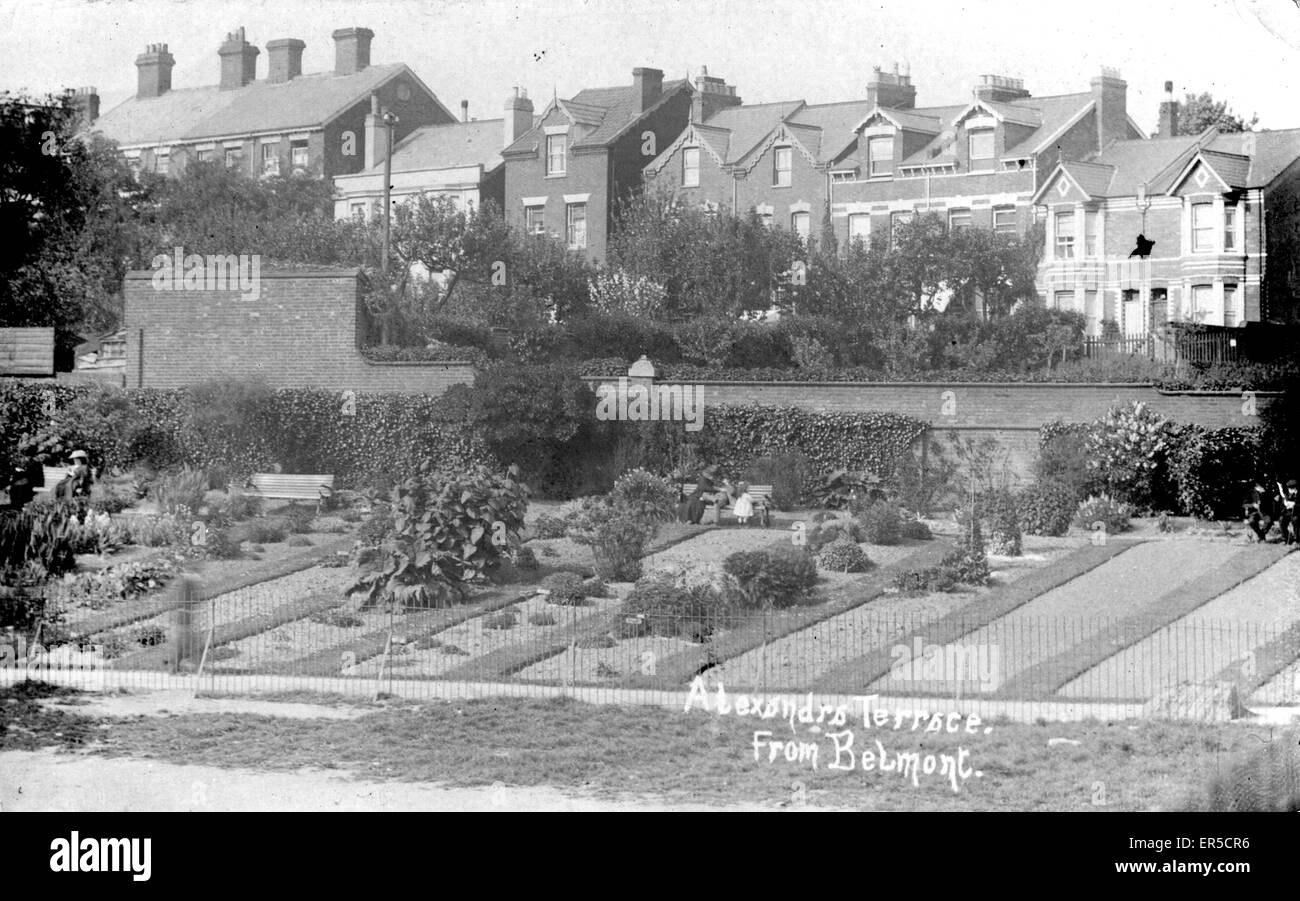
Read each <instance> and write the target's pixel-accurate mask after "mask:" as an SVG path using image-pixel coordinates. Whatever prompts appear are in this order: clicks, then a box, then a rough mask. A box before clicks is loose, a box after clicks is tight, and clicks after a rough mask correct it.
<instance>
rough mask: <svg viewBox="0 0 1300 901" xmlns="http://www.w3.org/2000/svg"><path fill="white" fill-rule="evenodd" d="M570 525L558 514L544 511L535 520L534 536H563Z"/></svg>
mask: <svg viewBox="0 0 1300 901" xmlns="http://www.w3.org/2000/svg"><path fill="white" fill-rule="evenodd" d="M568 529H569V526H568V524H567V523H566V522H565V521H564V520H563V519H560V518H559V517H558V516H550V515H549V514H546V513H543V514H541V515H540V516H538V517H537V519H535V520H533V537H534V538H563V537H564V535H565V533H566V532H568Z"/></svg>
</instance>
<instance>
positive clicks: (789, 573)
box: [722, 546, 817, 609]
mask: <svg viewBox="0 0 1300 901" xmlns="http://www.w3.org/2000/svg"><path fill="white" fill-rule="evenodd" d="M722 568H723V570H724V571H725V572H726V573H727V574H728V575H730V576H732V577H734V578H735V579H736V582H737V583H738V584H739V586H740V591H741V595H742V597H743V599H744V605H745V606H747V607H750V608H754V609H758V608H762V607H768V606H770V607H778V608H781V607H791V606H794V605H796V604H800V603H804V602H806V601H807V600H808V599H809V598H810V592H811V591H812V588H813V586H815V585H816V584H817V561H816V559H815V558H814V557H813V556H812V555H811V554H809V553H807V551H805V550H803V549H798V548H789V547H785V546H780V547H777V548H774V549H772V550H768V551H736V552H735V553H733V554H731V555H730V556H728V557H727V558H726V560H725V561H723V564H722Z"/></svg>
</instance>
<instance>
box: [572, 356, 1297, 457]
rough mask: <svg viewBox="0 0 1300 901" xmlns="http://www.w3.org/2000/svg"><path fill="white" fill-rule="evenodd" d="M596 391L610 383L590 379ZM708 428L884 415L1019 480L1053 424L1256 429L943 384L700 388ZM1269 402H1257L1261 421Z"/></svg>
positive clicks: (1243, 417) (1225, 410) (1226, 399)
mask: <svg viewBox="0 0 1300 901" xmlns="http://www.w3.org/2000/svg"><path fill="white" fill-rule="evenodd" d="M587 381H588V382H589V383H591V385H592V387H593V388H594V387H595V386H596V385H597V384H600V383H602V382H607V383H610V384H616V380H613V379H600V378H589V379H587ZM701 384H702V387H703V389H704V400H705V414H704V428H706V429H707V428H708V427H709V417H708V412H707V410H708V407H709V406H712V405H717V404H764V405H771V406H795V407H805V408H808V409H814V410H826V411H864V412H865V411H879V412H887V413H902V414H904V415H907V416H912V417H915V418H916V419H919V420H921V421H922V422H925V423H928V424H929V425H930V427H931V437H932V440H937V441H940V442H943V441H946V436H947V432H948V431H949V430H955V431H956V432H957V434H958V435H959V436H960V437H970V438H974V439H977V440H978V439H980V438H982V437H986V436H987V437H992V438H994V439H996V440H997V441H998V442H999V443H1000V444H1001V445H1002V446H1003V447H1004V448H1006V450H1007V451H1008V452H1009V453H1010V455H1011V464H1012V466H1013V468H1014V469H1015V470H1016V472H1017V473H1018V474H1019V475H1020V476H1021V477H1027V476H1028V475H1029V473H1030V472H1031V470H1032V466H1033V461H1034V458H1035V455H1036V454H1037V449H1038V430H1039V427H1040V426H1042V425H1043V424H1045V423H1048V422H1052V421H1055V420H1062V421H1065V422H1090V421H1092V420H1094V419H1097V418H1099V417H1101V416H1103V415H1105V413H1106V411H1107V410H1108V409H1109V408H1110V407H1111V406H1113V405H1115V404H1121V403H1126V402H1128V401H1130V400H1138V401H1145V402H1146V403H1147V404H1148V405H1149V407H1150V408H1151V409H1152V410H1154V411H1155V412H1157V413H1160V414H1161V415H1163V416H1165V417H1167V418H1169V419H1172V420H1174V421H1176V422H1183V423H1194V424H1196V425H1200V426H1204V427H1206V428H1225V427H1229V426H1235V427H1244V426H1253V425H1258V424H1259V417H1258V416H1257V415H1254V416H1252V415H1247V411H1248V410H1249V409H1250V407H1251V404H1250V403H1249V402H1248V401H1249V400H1251V398H1244V397H1243V396H1242V395H1241V394H1210V393H1187V394H1167V393H1163V392H1160V391H1157V390H1156V389H1155V388H1153V387H1151V386H1150V385H1125V384H1113V385H1103V384H1078V385H1068V384H1046V383H1038V384H1030V383H1013V384H1008V383H991V384H974V383H964V384H940V383H915V382H893V383H883V382H875V383H826V382H703V383H701ZM1270 396H1271V395H1269V394H1268V393H1264V392H1261V393H1259V394H1257V395H1254V396H1253V404H1254V408H1255V411H1256V413H1258V412H1259V411H1261V410H1263V409H1264V408H1265V407H1266V406H1267V404H1268V402H1269V398H1270Z"/></svg>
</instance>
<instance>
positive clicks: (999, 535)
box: [981, 490, 1021, 557]
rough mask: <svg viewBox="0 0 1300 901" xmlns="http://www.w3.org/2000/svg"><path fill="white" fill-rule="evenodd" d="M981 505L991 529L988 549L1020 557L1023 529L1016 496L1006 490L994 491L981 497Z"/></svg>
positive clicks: (985, 519)
mask: <svg viewBox="0 0 1300 901" xmlns="http://www.w3.org/2000/svg"><path fill="white" fill-rule="evenodd" d="M981 506H982V507H983V510H982V513H983V519H984V522H985V523H987V524H988V530H989V539H988V549H989V550H990V551H992V552H993V553H995V554H999V555H1001V556H1004V557H1019V556H1020V553H1021V530H1020V518H1019V514H1018V512H1017V509H1016V496H1015V495H1014V494H1013V493H1011V492H1010V491H1006V490H998V491H992V492H989V493H988V494H987V495H985V496H984V497H983V498H981Z"/></svg>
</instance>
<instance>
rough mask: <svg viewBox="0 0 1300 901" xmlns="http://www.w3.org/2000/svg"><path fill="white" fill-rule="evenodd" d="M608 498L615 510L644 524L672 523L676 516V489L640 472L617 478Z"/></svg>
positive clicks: (639, 470) (636, 470)
mask: <svg viewBox="0 0 1300 901" xmlns="http://www.w3.org/2000/svg"><path fill="white" fill-rule="evenodd" d="M609 496H610V500H611V501H613V502H614V504H615V506H618V507H622V508H624V509H626V510H628V511H630V512H631V513H632V514H633V515H634V516H636V517H637V518H638V519H640V520H641V521H643V522H647V523H664V522H672V520H673V517H674V516H675V515H676V512H677V489H676V487H675V486H673V485H672V484H671V483H670V482H669V481H668V480H667V479H662V478H660V477H659V476H656V475H653V474H651V473H649V472H646V471H645V470H644V469H633V470H631V471H629V472H626V473H624V474H623V475H621V476H619V478H618V480H617V481H616V482H615V483H614V490H613V491H611V492H610V495H609Z"/></svg>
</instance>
